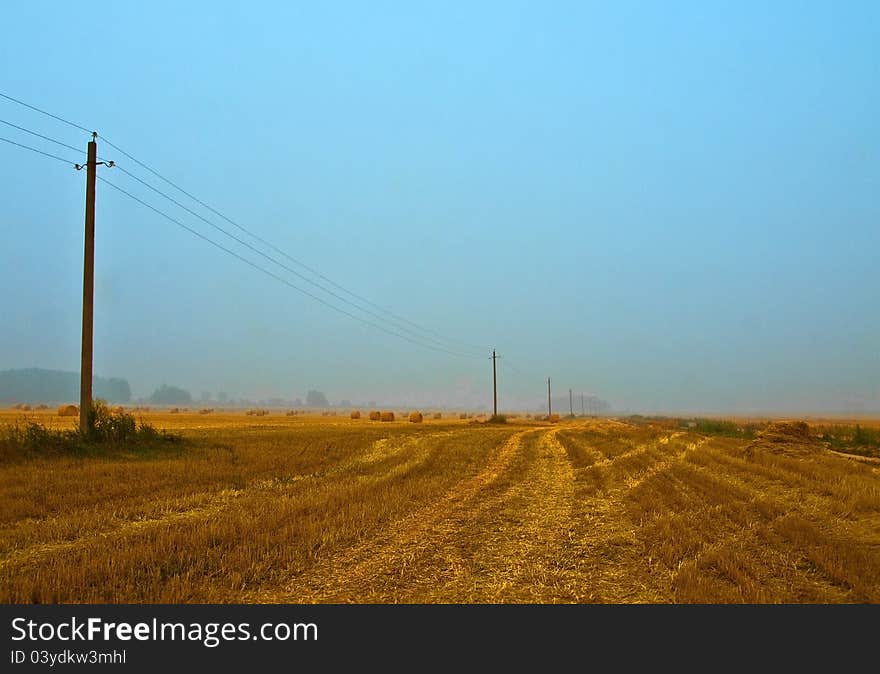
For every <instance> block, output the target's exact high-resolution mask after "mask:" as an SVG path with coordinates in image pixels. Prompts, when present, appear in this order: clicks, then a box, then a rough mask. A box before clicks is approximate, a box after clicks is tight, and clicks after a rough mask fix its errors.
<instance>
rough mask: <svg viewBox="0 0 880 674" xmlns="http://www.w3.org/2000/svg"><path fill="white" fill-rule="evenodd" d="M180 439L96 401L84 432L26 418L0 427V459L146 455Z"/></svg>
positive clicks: (77, 428)
mask: <svg viewBox="0 0 880 674" xmlns="http://www.w3.org/2000/svg"><path fill="white" fill-rule="evenodd" d="M182 441H183V438H182V437H181V436H180V435H177V434H175V433H169V432H167V431H165V430H159V429H157V428H156V427H154V426H153V425H152V424H149V423H147V422H145V421H143V420H141V421H137V420H136V419H135V417H134V416H133V415H131V414H128V413H126V412H113V411H111V410H110V408H109V407H108V406H107V405H106V404H105V403H104V402H103V401H100V400H99V401H96V402H95V403H94V405H93V406H92V409H91V410H90V414H89V426H88V429H87V430H86V432H82V429H81V428H80V427H79V425H78V424H77V427H76V428H75V429H73V430H70V429H53V428H47V427H46V426H44V425H43V424H40V423H37V422H36V421H33V420H32V419H28V418H26V417H25V418H22V419H20V420H18V421H16V422H15V423H12V424H6V425H3V426H0V462H9V461H15V460H20V459H27V458H31V457H37V456H52V455H91V454H114V453H120V452H124V453H127V454H128V453H140V454H148V453H152V452H155V451H157V450H161V449H167V448H169V447H170V446H173V445H178V444H180V443H181V442H182Z"/></svg>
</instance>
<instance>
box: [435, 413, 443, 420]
mask: <svg viewBox="0 0 880 674" xmlns="http://www.w3.org/2000/svg"><path fill="white" fill-rule="evenodd" d="M434 418H435V419H442V418H443V413H442V412H434Z"/></svg>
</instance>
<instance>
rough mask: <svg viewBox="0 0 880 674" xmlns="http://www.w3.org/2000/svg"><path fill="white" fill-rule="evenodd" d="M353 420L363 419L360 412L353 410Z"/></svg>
mask: <svg viewBox="0 0 880 674" xmlns="http://www.w3.org/2000/svg"><path fill="white" fill-rule="evenodd" d="M351 418H352V419H360V418H361V413H360V411H359V410H352V411H351Z"/></svg>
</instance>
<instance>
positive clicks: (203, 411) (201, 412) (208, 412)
mask: <svg viewBox="0 0 880 674" xmlns="http://www.w3.org/2000/svg"><path fill="white" fill-rule="evenodd" d="M213 412H214V408H213V407H206V408H205V409H202V410H199V414H211V413H213Z"/></svg>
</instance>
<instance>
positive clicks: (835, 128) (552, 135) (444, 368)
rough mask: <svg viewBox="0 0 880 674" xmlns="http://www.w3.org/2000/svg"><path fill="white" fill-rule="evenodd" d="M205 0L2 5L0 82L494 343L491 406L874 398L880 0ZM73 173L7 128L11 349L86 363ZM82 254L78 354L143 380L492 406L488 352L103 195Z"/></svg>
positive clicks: (246, 220) (39, 125)
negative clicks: (405, 336) (86, 256)
mask: <svg viewBox="0 0 880 674" xmlns="http://www.w3.org/2000/svg"><path fill="white" fill-rule="evenodd" d="M191 4H192V5H195V3H167V4H165V3H159V2H152V3H143V4H142V3H120V2H92V3H88V5H87V6H83V5H77V4H74V3H66V2H55V3H43V2H28V3H12V4H10V5H9V6H7V7H4V24H5V26H6V29H5V30H4V38H3V40H2V42H0V64H2V66H0V73H2V76H0V91H3V92H4V93H7V94H10V95H12V96H15V97H17V98H21V99H23V100H25V101H28V102H30V103H33V104H35V105H37V106H40V107H42V108H44V109H47V110H50V111H52V112H54V113H56V114H59V115H61V116H63V117H66V118H68V119H72V120H73V121H75V122H77V123H79V124H83V125H85V126H87V127H89V128H92V127H93V128H95V129H96V130H97V131H98V132H99V133H100V134H102V135H105V136H106V137H107V138H109V139H111V140H112V141H113V142H114V143H116V144H117V145H119V146H121V147H123V148H124V149H125V150H127V151H128V152H129V153H131V154H133V155H135V156H136V157H138V158H139V159H141V160H142V161H144V162H146V163H147V164H149V165H151V166H153V167H155V168H157V169H158V170H159V171H161V172H162V173H163V174H165V175H167V176H168V177H169V178H171V179H172V180H174V181H176V182H178V183H179V184H180V185H182V186H184V187H185V188H187V189H188V190H189V191H191V192H193V193H194V194H196V195H197V196H199V197H200V198H201V199H203V200H205V201H207V202H208V203H210V204H212V205H213V206H215V207H216V208H218V209H219V210H220V211H222V212H223V213H225V214H227V215H228V216H230V217H232V218H234V219H236V220H237V221H239V222H241V223H242V224H244V225H246V226H247V227H249V228H251V229H252V230H254V231H255V232H257V233H259V234H260V235H261V236H262V237H264V238H266V239H268V240H270V241H271V242H273V243H274V244H275V245H277V246H278V247H280V248H282V249H284V250H285V251H287V252H289V253H290V254H291V255H294V256H296V257H297V258H299V259H301V260H303V261H304V262H306V263H307V264H309V265H310V266H312V267H314V268H316V269H318V270H320V271H321V272H322V273H323V274H325V275H327V276H329V277H330V278H332V279H333V280H334V281H336V282H337V283H340V284H343V285H344V286H346V287H348V288H350V289H352V290H355V291H356V292H358V293H359V294H361V295H363V296H365V297H367V298H370V299H371V300H373V301H374V302H377V303H379V304H381V305H383V306H386V307H388V308H390V309H392V310H394V311H395V312H396V313H398V314H400V315H402V316H405V317H407V318H408V319H410V320H412V321H415V322H417V323H420V324H422V325H425V326H430V327H432V328H434V329H436V330H438V331H440V332H442V333H444V334H446V335H450V336H452V337H456V338H458V339H462V340H464V341H466V342H469V343H474V344H478V345H485V348H486V354H487V355H488V350H489V349H491V348H492V347H495V348H497V349H498V351H499V353H500V354H501V355H502V357H503V358H504V359H505V360H502V361H501V362H500V365H499V368H500V369H499V377H500V379H501V401H502V405H508V406H519V405H527V404H528V405H531V404H539V403H540V402H541V401H542V400H543V397H544V395H545V394H544V386H545V385H546V384H545V379H546V377H547V376H551V377H553V379H554V381H555V382H556V385H557V387H558V391H559V392H560V394H561V393H562V391H563V390H567V389H568V388H569V387H571V388H573V389H574V390H575V392H581V391H583V392H586V393H595V394H597V395H599V396H600V397H602V398H605V399H606V400H608V401H610V402H611V403H612V405H614V406H615V407H616V408H617V409H630V410H642V411H649V412H651V411H683V410H693V411H697V410H703V411H715V412H740V413H746V412H752V411H779V412H786V411H802V412H819V411H828V412H839V411H880V306H878V304H880V303H878V299H880V297H878V295H880V292H878V291H880V280H878V251H880V198H878V197H880V84H878V83H880V46H878V35H880V4H878V3H876V2H826V3H821V2H810V3H786V2H772V3H765V2H744V3H716V2H678V3H674V2H672V3H670V2H657V3H645V2H633V3H618V2H614V3H612V2H606V3H583V2H573V3H561V2H553V3H514V2H498V3H432V4H424V5H422V4H421V3H414V5H415V4H418V5H419V6H418V7H416V6H410V4H409V3H379V2H370V3H317V5H320V6H317V5H316V3H282V2H278V3H241V4H240V5H239V4H228V3H221V2H211V3H203V4H201V5H200V6H190V5H191ZM291 5H296V6H294V7H292V6H291ZM0 119H5V120H8V121H10V122H13V123H16V124H19V125H22V126H25V127H28V128H30V129H34V130H36V131H39V132H41V133H44V134H46V135H49V136H52V137H54V138H58V139H61V140H63V141H65V142H67V143H71V144H73V145H76V146H83V148H84V147H85V143H86V141H87V140H88V139H87V137H86V134H84V133H79V132H77V131H76V130H74V129H72V128H70V127H66V126H64V125H61V124H59V123H56V122H54V121H53V120H50V119H48V118H45V117H42V116H40V115H37V114H36V113H32V112H30V111H27V110H25V109H23V108H21V107H18V106H15V105H14V104H12V103H9V102H8V101H5V100H2V99H0ZM0 126H3V128H0V136H4V137H6V138H12V139H15V140H18V141H20V142H25V143H28V144H32V145H36V146H37V147H40V148H43V149H46V150H49V151H53V152H55V151H57V152H59V153H60V154H62V155H63V156H70V157H71V158H72V159H79V160H81V158H79V157H76V156H74V153H72V152H71V151H66V150H64V149H63V148H61V149H59V148H54V147H52V146H51V145H50V144H46V143H43V142H41V141H39V140H36V139H30V138H27V137H26V136H24V135H23V134H21V133H19V132H17V131H15V130H14V129H10V128H8V127H5V126H4V125H0ZM99 152H100V154H101V155H102V156H105V157H107V158H109V159H119V160H120V163H121V164H122V165H124V166H127V167H129V168H130V169H131V170H135V169H136V168H137V167H136V166H133V165H131V164H130V163H129V164H123V162H122V160H123V159H124V157H122V156H118V155H117V154H114V153H113V152H112V151H111V150H110V148H108V147H107V146H106V145H101V144H100V140H99ZM100 172H101V175H103V176H105V177H106V178H108V179H110V180H113V181H114V182H116V183H117V184H119V185H120V186H122V187H125V188H126V189H128V190H130V191H132V192H133V193H135V194H137V195H138V196H140V197H142V198H144V199H145V200H147V201H149V202H150V203H153V204H155V205H156V206H157V207H160V208H162V209H163V210H167V211H168V212H175V213H174V214H175V216H177V217H179V218H180V219H181V220H182V221H184V222H186V223H187V225H188V226H191V227H193V228H195V229H198V230H199V231H203V232H204V233H205V234H207V235H210V236H211V237H212V238H215V239H217V240H218V241H221V240H222V235H219V234H217V233H216V232H213V231H212V230H211V229H210V228H209V227H208V226H207V225H204V223H201V222H200V221H198V220H196V219H194V218H192V217H189V216H187V215H186V214H185V213H183V212H181V211H179V210H177V209H175V208H174V207H173V206H171V205H169V204H167V203H163V202H162V200H161V199H160V198H159V197H158V196H156V195H154V194H151V193H150V192H149V191H147V190H146V189H145V188H143V187H142V186H140V185H138V184H137V183H135V182H133V181H132V180H130V179H129V178H127V177H126V176H125V175H123V174H121V173H119V172H116V173H113V172H112V171H108V170H104V169H103V168H102V169H101V170H100ZM144 177H146V176H144ZM84 179H85V176H84V175H83V173H82V172H76V171H73V170H72V169H69V168H66V167H65V166H64V165H62V164H60V163H58V162H53V161H51V160H47V159H44V158H42V157H39V156H37V155H35V154H32V153H29V152H25V151H22V150H18V149H16V148H14V147H11V146H9V145H6V144H5V143H0V185H2V187H0V195H2V203H3V206H4V207H3V211H2V232H3V244H4V245H3V246H2V247H0V268H2V269H3V273H2V278H3V281H4V292H3V293H2V295H0V316H2V321H3V323H2V325H3V328H2V330H0V369H3V368H17V367H31V366H38V367H47V368H58V369H67V370H77V369H78V364H79V336H80V306H81V292H82V290H81V283H82V227H83V195H84ZM157 185H161V184H160V183H157ZM166 188H167V186H163V189H166ZM224 243H225V244H227V245H234V244H229V242H228V241H227V242H224ZM236 250H239V248H236ZM242 253H243V254H246V255H247V256H248V257H252V258H254V259H255V260H258V258H256V257H255V256H253V255H250V254H249V253H248V251H246V250H244V251H242ZM96 256H97V270H96V326H95V372H96V373H97V374H101V375H106V376H120V377H126V378H127V379H128V380H129V381H130V382H131V384H132V387H133V390H134V393H135V395H136V396H140V395H148V394H149V393H150V392H151V391H152V390H153V388H155V387H156V386H158V385H159V384H161V383H163V382H167V383H169V384H175V385H180V386H184V387H186V388H188V389H189V390H190V391H192V392H193V393H194V394H195V395H198V393H199V392H200V391H202V390H209V391H212V392H217V391H221V390H222V391H226V392H228V393H230V394H231V395H235V396H241V395H246V396H249V397H253V398H260V397H268V396H276V395H277V396H283V397H290V398H293V397H297V396H299V397H302V396H304V394H305V392H306V391H307V390H308V389H310V388H317V389H320V390H323V391H325V392H326V393H327V395H328V397H329V398H330V399H331V400H339V399H342V398H348V399H351V400H354V401H365V400H370V399H373V400H393V401H401V402H404V401H405V402H408V403H411V404H414V405H418V404H428V403H434V404H449V405H454V404H460V405H472V404H476V403H484V404H488V403H490V402H491V401H490V399H489V395H490V393H491V368H490V362H489V360H488V359H467V358H457V357H453V356H449V355H446V354H441V353H436V352H432V351H429V350H425V349H422V348H419V347H417V346H414V345H412V344H409V343H407V342H405V341H402V340H399V339H396V338H394V337H391V336H388V335H386V334H384V333H381V332H378V331H376V330H373V329H371V328H369V327H367V326H364V325H362V324H360V323H357V322H354V321H352V320H351V319H349V318H346V317H345V316H341V315H339V314H337V313H335V312H333V311H330V310H329V309H327V308H326V307H323V306H321V305H319V304H317V303H315V302H314V301H312V300H310V299H308V298H306V297H304V296H302V295H300V294H298V293H296V292H295V291H293V290H291V289H290V288H287V287H286V286H284V285H282V284H280V283H278V282H276V281H273V280H272V279H269V278H267V277H266V276H263V275H262V274H259V273H258V272H256V271H254V270H252V269H250V268H248V267H247V266H245V265H244V264H242V263H241V262H239V261H237V260H235V259H233V258H231V257H229V256H228V255H225V254H224V253H222V252H220V251H218V250H217V249H215V248H212V247H211V246H209V245H207V244H205V243H204V242H203V241H200V240H198V239H197V238H195V237H193V236H192V235H191V234H188V233H187V232H185V231H183V230H181V229H179V228H178V227H176V226H174V225H173V224H171V223H169V222H167V221H166V220H163V219H161V218H160V217H158V216H156V215H155V214H153V213H151V212H150V211H148V210H146V209H144V208H143V207H141V206H139V205H138V204H136V203H134V202H132V201H131V200H129V199H127V198H125V197H124V196H122V195H120V194H117V193H114V192H113V191H112V190H110V189H107V188H106V187H105V186H102V185H101V184H99V187H98V214H97V244H96ZM291 281H292V282H295V283H299V282H298V281H297V280H296V279H295V278H294V277H291ZM300 285H303V284H301V283H300Z"/></svg>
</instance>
